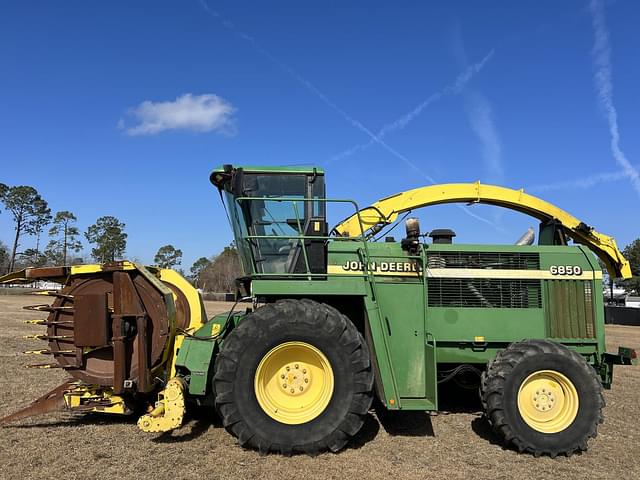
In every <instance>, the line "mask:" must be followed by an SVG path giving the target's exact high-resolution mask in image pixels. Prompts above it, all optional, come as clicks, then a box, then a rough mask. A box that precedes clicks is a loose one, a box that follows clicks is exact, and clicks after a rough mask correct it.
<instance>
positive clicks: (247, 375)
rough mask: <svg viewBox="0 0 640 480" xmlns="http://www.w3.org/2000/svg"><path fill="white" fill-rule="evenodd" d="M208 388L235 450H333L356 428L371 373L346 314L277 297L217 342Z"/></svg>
mask: <svg viewBox="0 0 640 480" xmlns="http://www.w3.org/2000/svg"><path fill="white" fill-rule="evenodd" d="M303 370H304V375H303V373H302V372H303ZM285 385H286V386H285ZM307 387H308V390H305V389H307ZM213 388H214V392H215V401H216V407H217V409H218V411H219V413H220V416H221V418H222V421H223V425H224V426H225V428H226V429H227V431H229V432H230V433H231V434H232V435H234V436H235V437H237V438H238V441H239V442H240V445H242V446H243V447H247V448H253V449H257V450H259V451H260V452H262V453H267V452H279V453H283V454H286V455H290V454H292V453H310V454H315V453H318V452H321V451H324V450H331V451H334V452H336V451H338V450H340V449H341V448H343V447H344V446H345V445H346V443H347V442H348V441H349V439H350V438H351V437H352V436H353V435H355V434H356V433H357V432H358V431H359V430H360V428H361V427H362V424H363V423H364V419H365V416H366V415H367V413H368V411H369V407H370V406H371V401H372V399H373V392H372V388H373V373H372V371H371V362H370V358H369V352H368V349H367V346H366V343H365V342H364V339H363V338H362V336H361V335H360V333H359V332H358V331H357V330H356V328H355V327H354V325H353V324H352V323H351V322H350V321H349V319H348V318H347V317H345V316H344V315H342V314H341V313H340V312H338V311H337V310H336V309H334V308H332V307H330V306H328V305H325V304H321V303H317V302H314V301H312V300H306V299H305V300H280V301H278V302H276V303H273V304H268V305H265V306H263V307H261V308H259V309H257V310H256V311H255V312H253V313H251V314H249V315H247V317H246V318H245V319H244V320H243V321H242V322H241V323H240V324H239V325H238V327H237V328H236V329H235V330H234V331H233V332H231V334H229V336H228V337H227V338H226V339H225V341H224V344H223V348H222V351H221V353H220V355H219V356H218V358H217V359H216V365H215V375H214V379H213Z"/></svg>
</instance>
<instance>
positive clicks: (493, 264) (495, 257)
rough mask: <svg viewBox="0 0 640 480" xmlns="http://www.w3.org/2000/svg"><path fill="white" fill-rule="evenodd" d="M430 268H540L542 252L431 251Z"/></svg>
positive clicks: (428, 259)
mask: <svg viewBox="0 0 640 480" xmlns="http://www.w3.org/2000/svg"><path fill="white" fill-rule="evenodd" d="M427 263H428V266H429V268H486V269H496V270H540V254H539V253H525V252H429V254H428V257H427Z"/></svg>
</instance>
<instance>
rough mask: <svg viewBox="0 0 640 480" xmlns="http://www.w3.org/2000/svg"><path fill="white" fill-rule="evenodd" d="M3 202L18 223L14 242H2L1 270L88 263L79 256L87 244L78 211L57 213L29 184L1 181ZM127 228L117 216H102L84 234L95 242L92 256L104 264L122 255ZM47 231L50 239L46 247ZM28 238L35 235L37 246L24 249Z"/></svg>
mask: <svg viewBox="0 0 640 480" xmlns="http://www.w3.org/2000/svg"><path fill="white" fill-rule="evenodd" d="M0 203H2V205H3V206H4V210H5V211H6V212H7V213H9V214H10V215H11V217H12V219H13V224H14V235H13V242H12V245H11V246H10V247H7V246H6V245H4V244H3V243H0V272H13V271H16V270H18V269H20V268H25V267H42V266H46V265H71V264H77V263H83V262H86V260H87V259H86V258H85V257H83V256H82V255H79V253H80V252H81V251H82V250H83V245H82V242H81V240H80V238H81V233H80V230H79V229H78V227H77V225H76V222H77V220H78V219H77V217H76V216H75V214H74V213H72V212H70V211H69V210H61V211H58V212H56V213H55V214H53V212H52V211H51V208H49V204H48V203H47V201H46V200H45V199H44V198H42V196H41V195H40V194H39V193H38V191H37V190H36V189H35V188H33V187H31V186H27V185H17V186H8V185H5V184H3V183H0ZM124 229H125V224H124V223H122V222H121V221H120V220H118V219H117V218H116V217H113V216H108V215H107V216H103V217H100V218H98V219H97V220H96V222H95V223H94V224H93V225H91V226H90V227H89V228H88V229H87V230H86V231H85V232H84V233H83V234H82V236H84V238H85V239H86V241H87V242H88V243H89V244H90V245H92V248H91V257H92V258H93V259H94V260H95V261H97V262H100V263H103V262H109V261H114V260H116V259H118V258H121V257H122V256H123V255H124V252H125V249H126V245H127V234H126V233H125V231H124ZM45 232H46V234H47V235H48V239H49V241H48V242H47V244H46V246H43V236H44V235H45ZM25 237H32V238H33V239H34V245H33V246H31V247H29V248H25V249H24V250H21V248H20V247H21V246H22V244H23V242H24V239H25ZM20 250H21V251H20Z"/></svg>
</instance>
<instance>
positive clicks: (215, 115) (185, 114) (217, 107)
mask: <svg viewBox="0 0 640 480" xmlns="http://www.w3.org/2000/svg"><path fill="white" fill-rule="evenodd" d="M235 111H236V109H235V107H234V106H233V105H231V104H230V103H229V102H227V101H226V100H225V99H223V98H221V97H219V96H217V95H214V94H212V93H206V94H203V95H192V94H191V93H187V94H184V95H182V96H179V97H177V98H176V99H175V100H173V101H167V102H152V101H150V100H146V101H144V102H142V103H141V104H140V105H138V106H136V107H133V108H131V109H129V111H128V112H127V114H128V116H130V117H132V118H133V119H134V120H135V122H136V123H135V124H134V125H132V126H127V122H126V121H125V119H123V118H121V119H120V120H119V122H118V128H121V129H124V130H125V131H126V132H127V134H129V135H155V134H158V133H160V132H164V131H166V130H191V131H194V132H218V133H223V134H227V135H231V134H233V133H235V119H234V117H233V114H234V113H235Z"/></svg>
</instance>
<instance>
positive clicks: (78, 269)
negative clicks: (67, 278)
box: [71, 260, 136, 275]
mask: <svg viewBox="0 0 640 480" xmlns="http://www.w3.org/2000/svg"><path fill="white" fill-rule="evenodd" d="M102 267H103V265H102V264H100V263H91V264H86V265H73V266H71V275H85V274H87V273H100V272H102V271H103V268H102ZM135 269H136V266H135V264H134V263H132V262H129V261H126V260H125V261H122V262H120V266H119V267H118V270H135Z"/></svg>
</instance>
